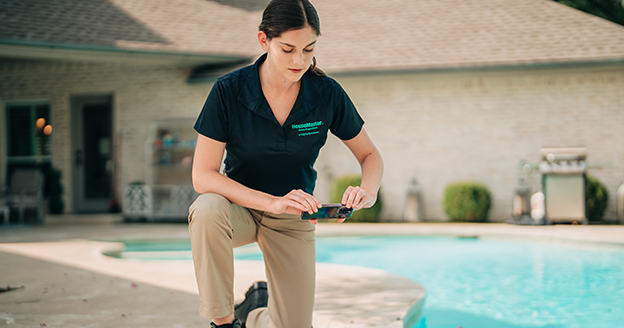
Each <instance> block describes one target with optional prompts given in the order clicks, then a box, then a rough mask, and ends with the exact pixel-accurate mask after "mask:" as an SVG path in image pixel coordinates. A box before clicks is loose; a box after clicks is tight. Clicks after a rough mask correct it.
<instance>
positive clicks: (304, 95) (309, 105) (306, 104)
mask: <svg viewBox="0 0 624 328" xmlns="http://www.w3.org/2000/svg"><path fill="white" fill-rule="evenodd" d="M266 56H267V54H263V55H262V56H260V58H258V59H257V60H256V62H255V63H254V64H253V65H252V66H251V69H250V70H249V72H248V74H247V79H246V81H245V84H244V85H243V88H242V90H241V93H240V94H239V95H238V100H239V101H240V102H241V103H242V104H243V105H244V106H245V107H247V108H249V109H250V110H251V111H253V112H254V113H256V114H258V115H260V116H262V117H264V118H266V119H268V120H270V121H273V122H274V123H275V124H279V123H278V122H277V120H276V119H275V115H273V112H272V111H271V108H270V107H269V104H268V103H267V101H266V100H265V98H264V94H263V93H262V86H261V85H260V74H259V73H258V68H259V66H260V64H262V62H264V61H265V60H266ZM311 74H312V73H311V72H309V71H308V72H306V73H305V74H303V76H302V77H301V88H300V89H299V94H298V95H297V100H296V101H295V105H294V106H293V108H292V110H291V112H290V114H289V115H288V118H287V119H286V121H285V122H284V127H286V126H287V125H289V124H291V123H292V122H295V121H297V120H298V119H299V118H301V117H303V116H305V115H306V114H307V113H309V112H310V111H312V110H313V109H314V108H316V107H318V105H319V104H320V103H321V102H322V101H323V97H322V94H321V88H320V83H319V82H320V81H319V79H316V78H315V77H314V76H311Z"/></svg>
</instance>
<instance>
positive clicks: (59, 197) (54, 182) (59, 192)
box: [48, 168, 65, 214]
mask: <svg viewBox="0 0 624 328" xmlns="http://www.w3.org/2000/svg"><path fill="white" fill-rule="evenodd" d="M49 179H50V181H49V184H48V191H49V196H48V209H49V210H50V213H52V214H60V213H63V210H64V209H65V203H64V202H63V184H62V183H61V171H60V170H58V169H55V168H53V169H51V170H50V175H49Z"/></svg>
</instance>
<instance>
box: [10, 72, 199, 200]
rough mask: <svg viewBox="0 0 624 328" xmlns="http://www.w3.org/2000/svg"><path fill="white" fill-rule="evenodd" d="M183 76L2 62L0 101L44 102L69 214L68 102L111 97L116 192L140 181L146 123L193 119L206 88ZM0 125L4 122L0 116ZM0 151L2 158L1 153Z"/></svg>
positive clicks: (70, 157)
mask: <svg viewBox="0 0 624 328" xmlns="http://www.w3.org/2000/svg"><path fill="white" fill-rule="evenodd" d="M188 74H189V70H188V69H181V68H172V67H154V66H139V65H132V66H129V65H124V64H95V63H82V62H43V61H22V62H8V63H7V62H4V63H0V76H2V79H0V101H11V100H25V99H34V98H36V99H41V98H47V99H49V100H50V103H51V110H52V123H53V126H54V132H53V134H52V135H53V139H52V140H53V141H52V142H53V159H52V162H53V166H55V167H58V168H60V169H61V170H62V172H63V181H62V182H63V185H64V188H65V205H66V206H65V208H66V210H67V211H71V208H72V199H71V198H72V197H71V195H72V186H71V167H72V166H71V163H72V154H71V129H70V126H71V120H70V119H71V118H70V113H71V104H70V102H71V97H72V96H79V95H112V97H113V130H114V132H113V133H114V136H113V137H114V139H115V140H116V141H117V142H119V141H121V145H122V146H121V152H120V154H121V161H122V165H121V167H117V169H118V170H119V173H120V186H119V187H118V191H119V190H120V189H121V188H123V186H125V185H126V184H127V183H129V182H132V181H136V180H142V181H144V180H145V152H144V146H145V141H146V139H147V131H148V127H149V124H150V122H152V121H154V120H157V119H167V118H172V117H174V118H179V117H187V118H190V119H191V120H193V119H195V118H196V117H197V115H198V113H199V110H200V109H201V106H202V105H203V102H204V100H205V97H206V96H207V94H208V92H209V91H210V87H211V85H209V84H188V83H187V82H186V78H187V76H188ZM1 120H3V121H4V120H5V116H4V115H3V116H2V118H1ZM2 134H4V133H2ZM4 143H6V141H3V144H4ZM2 151H3V152H2V154H3V157H4V155H5V154H6V152H5V151H4V150H2ZM1 162H3V163H4V160H2V161H1Z"/></svg>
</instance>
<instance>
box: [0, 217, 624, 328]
mask: <svg viewBox="0 0 624 328" xmlns="http://www.w3.org/2000/svg"><path fill="white" fill-rule="evenodd" d="M55 219H56V220H55V221H47V223H46V224H45V225H42V226H33V227H28V226H11V227H9V228H1V229H0V261H1V263H2V265H0V285H2V286H6V285H10V286H14V287H16V286H21V285H24V286H25V288H24V289H19V290H16V291H11V292H5V293H0V309H1V310H0V326H2V325H3V324H4V323H7V325H9V326H12V327H21V326H23V327H34V326H37V325H38V324H45V326H46V327H131V326H132V327H147V326H149V327H207V326H208V322H207V320H205V319H202V318H200V317H199V316H198V314H197V313H198V311H197V310H198V306H199V300H198V297H197V290H196V285H195V277H194V272H193V267H192V262H191V261H141V260H127V259H124V260H122V259H115V258H111V257H107V256H104V255H102V253H107V252H115V251H119V250H120V248H121V247H122V245H121V244H119V243H116V242H111V241H115V240H158V239H160V240H167V239H168V240H171V239H188V238H189V235H188V230H187V226H186V225H185V224H164V223H155V224H151V223H132V224H128V223H120V218H119V217H118V216H111V215H91V216H89V215H87V216H73V215H72V216H64V217H57V218H55ZM85 223H86V224H85ZM349 235H440V236H460V237H480V238H504V239H509V238H522V239H531V240H542V241H556V242H574V243H588V245H591V244H595V243H599V244H602V245H605V244H607V245H612V246H614V247H624V226H570V225H556V226H513V225H508V224H463V223H387V224H340V225H338V224H335V223H325V224H319V225H318V226H317V236H319V237H325V236H349ZM263 277H264V268H263V265H262V263H260V262H255V261H236V283H235V292H236V296H237V297H242V295H243V293H244V291H245V290H246V289H247V287H248V286H249V285H250V284H251V283H252V282H253V281H255V280H259V279H263ZM424 296H425V290H424V288H423V287H422V286H420V285H418V284H417V283H415V282H413V281H410V280H408V279H406V278H403V277H399V276H396V275H392V274H390V273H388V272H386V271H383V270H377V269H370V268H361V267H354V266H343V265H332V264H322V263H321V264H318V265H317V289H316V303H315V312H314V327H317V328H319V327H345V328H346V327H403V326H404V324H405V322H404V320H407V321H410V318H411V320H414V319H416V318H417V316H418V315H419V313H418V310H419V309H420V307H421V306H422V304H423V301H424ZM414 304H415V305H416V306H414V307H412V305H414ZM410 308H412V310H413V311H414V313H409V314H408V313H407V312H408V310H409V309H410Z"/></svg>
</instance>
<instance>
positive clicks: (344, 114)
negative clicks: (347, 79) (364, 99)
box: [329, 82, 364, 140]
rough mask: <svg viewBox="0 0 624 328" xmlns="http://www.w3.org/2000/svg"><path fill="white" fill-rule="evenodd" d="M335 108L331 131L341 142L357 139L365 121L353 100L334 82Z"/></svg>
mask: <svg viewBox="0 0 624 328" xmlns="http://www.w3.org/2000/svg"><path fill="white" fill-rule="evenodd" d="M333 108H334V112H333V117H332V123H331V125H330V126H329V129H330V131H331V132H332V133H333V134H334V135H335V136H336V137H338V138H340V139H341V140H350V139H353V138H355V137H356V136H357V135H358V134H359V133H360V131H361V130H362V126H364V120H363V119H362V117H360V114H358V112H357V109H355V105H353V102H352V101H351V98H349V96H348V95H347V93H346V92H345V91H344V89H342V87H341V86H340V85H339V84H338V83H337V82H334V97H333Z"/></svg>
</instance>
